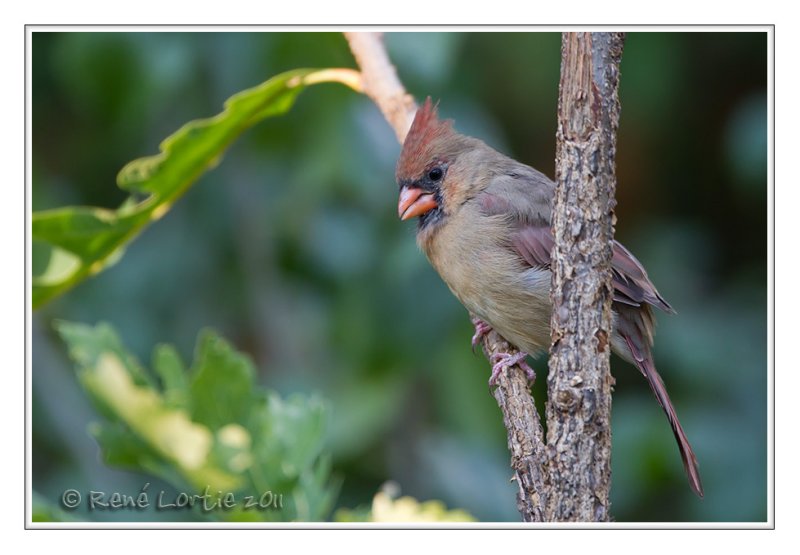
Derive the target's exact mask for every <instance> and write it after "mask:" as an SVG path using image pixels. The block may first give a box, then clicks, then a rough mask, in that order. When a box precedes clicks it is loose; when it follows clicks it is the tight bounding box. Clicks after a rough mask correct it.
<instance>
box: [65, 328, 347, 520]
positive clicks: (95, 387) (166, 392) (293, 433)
mask: <svg viewBox="0 0 800 555" xmlns="http://www.w3.org/2000/svg"><path fill="white" fill-rule="evenodd" d="M56 328H57V330H58V332H59V333H60V334H61V336H62V337H63V338H64V340H65V341H66V342H67V345H68V347H69V353H70V356H71V358H72V359H73V360H74V361H75V363H76V366H77V371H78V376H79V379H80V383H81V385H82V386H83V388H84V389H85V390H86V392H87V393H88V394H89V395H90V397H91V398H92V400H93V402H94V403H95V404H96V405H97V406H98V407H99V408H100V409H101V410H102V413H103V414H104V416H105V417H106V420H107V421H106V422H103V423H93V424H92V425H91V426H90V433H91V435H92V436H93V437H94V438H95V439H96V440H97V442H98V444H99V445H100V447H101V450H102V455H103V460H104V461H105V462H106V463H107V464H109V465H111V466H115V467H119V468H124V469H126V470H130V471H136V472H143V473H146V474H150V475H153V476H157V477H159V478H161V479H162V480H164V481H166V482H168V483H171V484H172V485H173V486H174V487H176V488H177V489H178V490H179V491H181V492H186V493H187V494H190V495H191V494H202V492H203V491H206V490H208V491H211V492H212V493H213V492H231V493H234V492H235V493H236V498H237V499H240V500H244V499H245V496H246V495H249V496H250V497H251V498H253V499H274V500H275V501H276V502H275V503H273V504H269V503H267V504H266V505H267V506H256V507H255V508H252V507H251V508H246V507H244V506H243V505H242V506H237V507H235V508H234V509H233V510H226V511H220V512H212V513H210V514H205V513H203V514H202V515H200V516H202V517H203V518H204V519H207V518H216V519H223V520H237V521H239V520H242V521H251V520H269V521H272V520H282V521H285V520H297V519H300V520H321V519H323V518H325V517H326V516H327V515H328V514H329V513H330V511H331V508H332V507H333V503H334V500H335V497H336V493H337V491H338V484H336V483H333V482H332V481H331V478H330V473H331V465H330V460H329V457H328V456H326V455H324V454H323V446H324V444H325V441H326V437H327V420H328V416H329V411H328V410H327V405H326V403H325V402H324V401H323V400H322V399H320V398H319V397H317V396H313V395H312V396H303V395H292V396H291V397H289V398H287V399H283V398H282V397H280V396H279V395H278V394H277V393H275V392H272V391H269V390H264V389H261V388H259V387H258V386H257V385H256V383H255V378H254V376H255V369H254V368H253V365H252V363H251V362H250V359H249V358H248V357H246V356H245V355H243V354H242V353H239V352H237V351H236V350H235V349H234V348H233V347H232V346H231V345H230V344H229V343H228V342H227V341H225V340H223V339H222V338H220V337H218V336H217V335H216V334H214V333H213V332H212V331H209V330H205V331H203V332H201V334H200V336H199V337H198V341H197V348H196V350H195V361H194V363H193V364H192V370H191V372H190V374H191V375H187V372H186V370H185V369H184V365H183V362H182V361H181V359H180V357H179V355H178V353H177V352H176V351H175V349H174V348H173V347H171V346H169V345H159V346H158V347H157V348H156V350H155V352H154V355H153V366H154V371H155V373H156V374H157V375H158V376H159V377H160V379H161V380H160V381H161V384H162V388H158V387H157V385H156V382H155V380H153V379H151V378H150V376H149V374H148V373H147V372H146V371H145V369H144V368H142V367H141V366H140V365H139V364H138V362H137V361H136V360H135V359H134V357H132V356H131V355H130V354H129V353H128V352H127V350H126V349H125V347H124V346H123V345H122V342H121V341H120V339H119V337H118V336H117V335H116V333H115V332H114V330H113V329H112V328H111V326H109V325H107V324H102V323H101V324H98V325H97V326H95V327H91V326H86V325H82V324H74V323H68V322H58V323H57V326H56ZM278 500H280V503H277V501H278Z"/></svg>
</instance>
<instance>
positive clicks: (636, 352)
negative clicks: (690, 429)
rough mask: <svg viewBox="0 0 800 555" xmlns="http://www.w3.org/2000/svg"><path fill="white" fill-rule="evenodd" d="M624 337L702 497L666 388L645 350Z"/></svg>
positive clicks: (688, 447)
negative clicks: (668, 424)
mask: <svg viewBox="0 0 800 555" xmlns="http://www.w3.org/2000/svg"><path fill="white" fill-rule="evenodd" d="M624 337H625V341H626V342H627V344H628V348H629V349H630V351H631V355H633V359H634V360H635V361H636V365H637V366H638V367H639V370H640V371H641V372H642V374H644V377H645V378H647V381H648V382H649V383H650V388H651V389H652V390H653V393H654V394H655V396H656V399H657V400H658V404H659V405H661V408H663V409H664V412H665V413H666V415H667V419H669V423H670V425H671V426H672V431H673V433H674V434H675V439H676V440H677V442H678V449H680V452H681V458H682V459H683V467H684V468H685V469H686V475H687V477H688V478H689V485H690V486H691V487H692V489H693V490H694V492H695V493H696V494H697V495H699V496H700V497H703V484H702V482H701V481H700V471H699V469H698V464H697V457H695V455H694V451H693V450H692V446H691V445H690V444H689V439H688V438H687V437H686V433H684V431H683V427H682V426H681V423H680V421H679V420H678V415H677V414H676V413H675V408H674V407H673V406H672V401H670V398H669V394H667V388H666V387H665V386H664V382H663V381H661V376H659V375H658V372H657V371H656V367H655V364H654V363H653V357H652V356H651V355H650V353H649V352H648V351H647V350H646V349H639V348H637V346H636V345H635V343H634V341H633V340H632V338H631V337H630V336H628V335H625V336H624Z"/></svg>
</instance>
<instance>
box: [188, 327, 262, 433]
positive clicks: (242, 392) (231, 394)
mask: <svg viewBox="0 0 800 555" xmlns="http://www.w3.org/2000/svg"><path fill="white" fill-rule="evenodd" d="M195 357H196V362H195V364H194V366H193V368H192V381H191V384H190V386H189V390H190V392H191V413H192V419H193V420H194V421H196V422H201V423H203V424H205V425H206V426H208V427H209V428H211V429H212V430H217V429H218V428H220V427H222V426H224V425H225V424H230V423H231V422H236V423H239V424H246V415H247V413H248V411H249V409H250V405H251V403H252V401H253V398H252V396H253V385H254V383H253V379H254V375H255V370H254V369H253V364H252V362H250V359H249V358H247V357H246V356H244V355H242V354H240V353H238V352H236V351H235V350H234V349H233V348H232V347H231V346H230V344H228V343H227V342H226V341H225V340H224V339H222V338H220V337H218V336H216V335H215V334H214V333H213V332H211V331H209V330H205V331H203V332H201V334H200V338H199V340H198V347H197V353H196V354H195Z"/></svg>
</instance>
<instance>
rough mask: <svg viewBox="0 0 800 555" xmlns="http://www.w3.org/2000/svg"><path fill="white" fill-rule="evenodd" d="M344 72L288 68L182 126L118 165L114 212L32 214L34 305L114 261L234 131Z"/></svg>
mask: <svg viewBox="0 0 800 555" xmlns="http://www.w3.org/2000/svg"><path fill="white" fill-rule="evenodd" d="M337 71H339V72H340V73H337ZM346 71H347V70H322V71H318V70H311V69H298V70H293V71H287V72H285V73H281V74H279V75H277V76H275V77H273V78H272V79H270V80H268V81H266V82H264V83H262V84H261V85H258V86H257V87H254V88H252V89H247V90H245V91H242V92H240V93H238V94H236V95H234V96H232V97H231V98H229V99H228V100H227V101H226V102H225V109H224V110H223V111H222V112H221V113H220V114H218V115H216V116H214V117H212V118H208V119H202V120H195V121H191V122H189V123H187V124H186V125H184V126H183V127H181V128H180V129H179V130H178V131H177V132H175V133H174V134H172V135H170V136H169V137H167V138H166V139H165V140H164V141H163V142H162V143H161V146H160V150H161V153H160V154H157V155H155V156H149V157H147V158H140V159H138V160H134V161H132V162H130V163H128V164H127V165H126V166H125V167H124V168H122V170H121V171H120V173H119V175H118V177H117V184H118V185H119V186H120V187H121V188H122V189H125V190H126V191H130V192H131V196H130V197H129V198H128V199H127V200H125V202H123V203H122V205H121V206H120V207H119V209H117V210H107V209H104V208H95V207H87V206H73V207H65V208H58V209H55V210H47V211H41V212H34V214H33V217H32V218H31V236H32V239H33V241H32V248H33V256H32V259H33V261H34V265H33V270H34V271H33V279H32V286H33V290H32V296H31V298H32V303H33V308H37V307H39V306H41V305H42V304H43V303H44V302H46V301H48V300H50V299H52V298H54V297H56V296H58V295H60V294H62V293H64V292H65V291H67V290H68V289H70V288H71V287H73V286H74V285H76V284H77V283H79V282H80V281H82V280H84V279H86V278H87V277H89V276H91V275H93V274H96V273H98V272H100V271H102V270H103V269H105V268H107V267H109V266H110V265H112V264H114V263H116V262H117V261H118V260H119V259H120V258H121V257H122V255H123V253H124V247H125V245H126V244H127V243H129V242H130V241H131V240H133V239H134V238H135V237H136V236H137V235H138V234H139V233H140V232H141V231H142V229H144V227H146V226H147V225H149V224H150V223H152V222H154V221H156V220H158V219H159V218H161V217H162V216H163V215H164V214H165V213H166V212H168V211H169V209H170V208H171V207H172V205H173V204H174V203H175V201H177V200H178V198H180V196H181V195H183V193H185V192H186V190H187V189H188V188H189V187H190V186H191V185H192V184H193V183H194V182H195V181H196V180H197V179H198V178H199V177H200V176H201V175H203V173H205V172H206V171H208V170H209V169H211V168H213V167H214V166H216V165H217V164H218V163H219V161H220V159H221V157H222V155H223V153H224V152H225V149H226V148H228V146H229V145H230V144H231V143H232V142H233V141H234V140H235V139H236V138H237V137H239V135H241V134H242V133H243V132H244V131H245V130H247V129H248V128H250V127H252V126H253V125H255V124H256V123H258V122H260V121H261V120H263V119H265V118H268V117H271V116H276V115H279V114H283V113H284V112H286V111H287V110H289V109H290V108H291V107H292V105H293V104H294V101H295V99H296V97H297V95H298V94H300V92H301V91H303V90H304V89H305V87H306V85H308V84H312V83H318V82H324V81H343V82H346V79H345V78H344V77H341V74H342V73H345V72H346ZM143 196H144V198H142V197H143Z"/></svg>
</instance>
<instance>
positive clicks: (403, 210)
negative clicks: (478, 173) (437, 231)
mask: <svg viewBox="0 0 800 555" xmlns="http://www.w3.org/2000/svg"><path fill="white" fill-rule="evenodd" d="M482 144H483V143H480V141H478V140H477V139H473V138H471V137H467V136H465V135H460V134H459V133H457V132H456V131H455V130H454V129H453V121H452V120H444V121H442V120H440V119H439V117H438V114H437V111H436V106H434V105H433V103H432V102H431V99H430V97H428V99H427V100H426V101H425V104H423V106H422V107H421V108H420V109H419V110H417V114H416V116H415V117H414V122H413V123H412V124H411V129H409V131H408V135H407V136H406V139H405V141H404V142H403V149H402V151H401V153H400V158H399V160H398V161H397V169H396V177H397V184H398V185H399V186H400V198H399V201H398V205H397V212H398V215H399V216H400V219H401V220H408V219H409V218H413V217H414V216H419V224H420V229H423V228H430V227H435V226H436V225H438V224H439V223H441V222H442V220H443V218H445V217H446V216H447V215H449V214H451V213H453V212H454V211H455V210H457V209H458V207H459V206H460V205H461V204H462V203H463V202H464V201H465V200H467V199H468V198H469V197H470V193H471V190H472V189H473V187H471V186H470V183H472V182H473V180H472V179H471V177H472V175H471V172H468V171H467V170H469V169H470V168H469V166H470V163H469V159H470V158H471V156H469V153H470V152H473V151H475V149H476V148H478V147H479V145H482Z"/></svg>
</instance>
